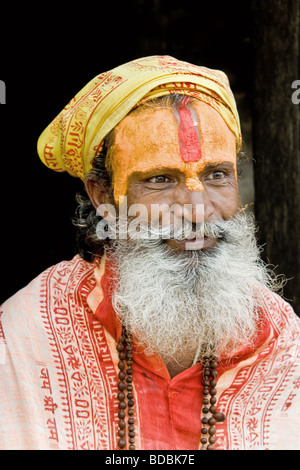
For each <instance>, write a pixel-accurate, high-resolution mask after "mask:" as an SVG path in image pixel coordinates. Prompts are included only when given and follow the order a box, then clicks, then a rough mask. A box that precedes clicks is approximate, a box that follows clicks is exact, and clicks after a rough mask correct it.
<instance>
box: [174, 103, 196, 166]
mask: <svg viewBox="0 0 300 470" xmlns="http://www.w3.org/2000/svg"><path fill="white" fill-rule="evenodd" d="M186 101H187V100H183V102H182V104H181V106H180V108H179V128H178V136H179V149H180V155H181V158H182V160H183V161H184V162H198V161H199V160H200V159H201V158H202V152H201V147H200V142H199V136H198V134H197V130H196V127H195V124H194V120H193V117H192V114H191V111H190V110H189V109H188V108H187V107H186V106H185V104H186Z"/></svg>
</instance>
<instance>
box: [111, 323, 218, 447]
mask: <svg viewBox="0 0 300 470" xmlns="http://www.w3.org/2000/svg"><path fill="white" fill-rule="evenodd" d="M117 351H118V353H119V363H118V367H119V384H118V390H119V391H118V400H119V405H118V406H119V412H118V417H119V423H118V438H119V439H118V447H119V449H121V450H123V449H125V447H126V429H127V433H128V442H129V445H128V450H135V428H134V400H133V398H134V395H133V378H132V364H133V360H132V358H133V354H132V345H131V338H130V335H129V334H128V332H127V331H126V330H125V328H124V327H123V329H122V334H121V336H120V338H119V342H118V344H117ZM217 367H218V362H217V360H216V357H204V359H203V400H202V404H203V408H202V413H203V417H202V418H201V423H202V429H201V436H202V437H201V439H200V442H201V444H202V447H201V450H214V444H215V442H216V437H215V433H216V428H215V424H216V423H217V422H223V421H224V420H225V415H224V413H219V412H217V408H216V403H217V398H216V394H217V390H216V385H217V380H216V378H217V375H218V372H217ZM126 393H127V395H125V394H126ZM126 398H127V400H126ZM126 408H128V410H127V415H128V420H127V423H126V411H125V410H126Z"/></svg>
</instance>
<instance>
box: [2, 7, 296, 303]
mask: <svg viewBox="0 0 300 470" xmlns="http://www.w3.org/2000/svg"><path fill="white" fill-rule="evenodd" d="M293 1H294V2H295V1H296V2H297V1H298V0H291V2H293ZM253 3H254V4H255V5H254V7H253ZM258 3H259V2H251V1H250V0H243V1H241V2H202V1H189V2H183V1H180V2H179V1H175V0H174V1H172V2H171V1H162V0H152V1H151V0H149V1H146V0H144V1H143V0H133V1H128V2H123V3H120V2H113V1H111V2H105V3H101V2H100V3H97V4H95V5H98V6H97V7H95V6H93V5H94V4H92V6H91V5H90V3H89V2H87V3H86V5H84V4H81V3H78V2H77V3H76V2H75V3H73V4H72V5H73V6H72V7H65V6H64V4H62V3H61V4H60V5H54V4H53V3H51V4H50V3H49V4H43V6H40V7H39V6H38V5H39V4H36V6H30V7H29V6H28V5H24V4H22V5H21V6H19V5H18V6H17V7H11V9H10V10H9V7H7V12H6V14H5V15H3V18H2V25H3V26H5V24H6V25H7V26H6V27H4V28H3V29H2V30H1V33H0V34H1V36H0V37H1V51H2V52H1V62H0V79H1V80H4V81H5V83H6V91H7V98H6V105H4V106H1V107H0V126H1V127H0V130H1V144H2V145H1V175H2V178H1V264H2V270H1V273H2V274H1V284H0V285H1V291H0V301H1V302H2V301H4V300H5V299H6V298H8V297H9V296H10V295H12V294H13V293H14V292H16V291H17V290H18V289H20V288H22V287H23V286H24V285H26V284H27V283H28V282H30V280H31V279H32V278H34V277H35V276H37V275H38V274H39V273H40V272H41V271H43V270H44V269H46V268H47V267H49V266H50V265H52V264H54V263H57V262H59V261H61V260H62V259H69V258H71V257H72V256H73V255H74V254H75V252H76V249H75V246H74V229H73V226H72V223H71V218H72V216H73V214H74V210H75V207H76V203H75V198H74V195H75V193H76V191H78V190H79V189H81V187H82V183H81V181H79V180H77V179H75V178H72V177H71V176H69V175H68V174H65V173H55V172H53V171H51V170H49V169H47V168H46V167H44V165H43V164H42V163H41V162H40V160H39V158H38V155H37V151H36V143H37V139H38V137H39V135H40V134H41V132H42V131H43V130H44V128H45V127H46V126H47V125H48V124H49V123H50V122H51V121H52V119H53V118H54V117H55V116H56V115H57V114H58V113H59V112H60V111H61V109H62V108H63V107H64V106H65V105H66V104H67V103H68V101H69V100H70V99H71V98H73V96H74V95H75V94H76V93H77V92H78V91H79V90H80V89H81V88H82V87H83V86H84V85H85V84H86V83H87V82H88V81H89V80H90V79H91V78H93V77H94V76H96V75H97V74H99V73H101V72H104V71H106V70H109V69H111V68H113V67H115V66H117V65H120V64H122V63H124V62H127V61H129V60H132V59H135V58H138V57H143V56H147V55H156V54H159V55H160V54H166V55H172V56H174V57H176V58H178V59H182V60H186V61H188V62H192V63H195V64H199V65H205V66H207V67H212V68H218V69H221V70H223V71H225V72H226V73H227V74H228V76H229V78H230V81H231V86H232V89H233V91H234V93H236V94H237V96H242V97H243V99H242V104H241V106H242V110H241V116H242V126H244V127H245V129H246V130H247V132H246V134H247V135H249V125H250V127H251V122H250V123H249V116H250V120H251V113H252V108H253V100H254V98H255V97H253V93H254V92H255V90H254V86H253V85H254V82H255V78H254V71H255V62H256V60H257V59H256V51H257V48H259V46H258V45H257V44H256V42H255V41H256V38H257V34H256V33H255V31H254V30H253V28H254V27H256V28H257V22H258V23H259V15H260V13H259V12H257V10H256V11H255V8H257V4H258ZM267 3H268V2H267ZM269 3H270V2H269ZM276 3H278V4H280V2H276V0H274V1H273V5H276ZM281 3H282V2H281ZM287 3H289V1H288V2H287ZM185 4H186V5H185ZM298 5H299V2H298ZM39 8H40V10H39ZM258 8H263V7H261V6H258ZM13 10H14V11H13ZM253 14H255V21H254V19H253ZM260 67H261V70H260V73H261V74H263V72H264V71H263V70H262V69H263V66H262V65H261V66H260ZM255 73H256V72H255ZM298 78H300V77H297V76H295V77H293V80H296V79H298ZM290 84H291V82H290V83H289V87H290ZM253 90H254V91H253ZM244 116H245V118H244ZM244 119H245V121H244ZM250 138H251V135H250ZM249 146H250V148H251V146H252V142H249ZM260 197H262V198H263V197H264V196H263V195H261V196H260ZM261 222H264V220H262V221H261ZM295 236H298V238H299V232H298V234H297V235H294V237H295ZM262 242H264V239H263V240H262ZM291 250H292V246H291ZM277 251H278V250H277ZM281 261H282V258H279V259H276V260H272V259H271V262H272V263H274V264H279V272H282V271H283V269H280V268H284V267H285V266H284V263H281ZM292 269H294V268H292ZM288 275H289V277H292V276H294V272H289V273H288ZM299 307H300V306H299Z"/></svg>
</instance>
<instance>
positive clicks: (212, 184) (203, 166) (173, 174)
mask: <svg viewBox="0 0 300 470" xmlns="http://www.w3.org/2000/svg"><path fill="white" fill-rule="evenodd" d="M110 158H111V167H112V170H113V176H114V189H115V198H116V201H117V202H118V200H119V198H120V196H122V195H127V204H128V207H130V206H131V205H132V204H143V205H144V206H146V207H147V210H148V214H149V222H150V216H151V206H152V205H153V204H158V205H162V204H165V205H168V206H169V207H171V206H172V205H174V204H175V205H176V207H177V210H176V211H175V216H176V217H179V218H180V217H182V218H187V219H188V220H189V222H199V210H200V209H199V208H201V211H202V218H203V221H204V222H216V221H220V220H228V219H229V218H230V217H232V216H234V215H235V214H236V212H237V209H238V206H239V193H238V185H237V174H236V142H235V137H234V135H233V134H232V132H231V131H230V130H229V129H228V127H227V126H226V124H225V122H224V120H223V119H222V117H221V116H220V114H219V113H218V112H217V111H215V110H214V109H213V108H211V107H210V106H209V105H207V104H206V103H203V102H200V101H198V102H195V101H193V102H192V103H189V105H188V107H187V109H185V110H181V112H179V113H176V112H174V111H172V110H171V109H168V108H161V109H160V108H156V109H146V110H143V111H141V112H140V113H137V114H131V115H129V116H127V117H126V118H125V119H123V121H122V122H121V123H120V124H119V125H118V126H117V127H116V129H115V145H114V147H113V150H112V153H111V156H110ZM185 205H189V206H185ZM186 207H189V208H190V209H189V210H187V209H186ZM193 242H194V240H191V241H190V242H189V246H191V245H190V243H193ZM167 243H168V245H169V246H170V247H173V248H177V249H182V250H184V249H185V248H186V243H185V242H184V241H179V240H175V239H173V240H171V239H170V240H167ZM196 243H197V240H195V249H197V246H196ZM215 244H216V240H215V239H213V238H208V237H205V238H204V242H203V244H202V248H203V249H205V248H209V247H212V246H214V245H215ZM189 249H191V248H189Z"/></svg>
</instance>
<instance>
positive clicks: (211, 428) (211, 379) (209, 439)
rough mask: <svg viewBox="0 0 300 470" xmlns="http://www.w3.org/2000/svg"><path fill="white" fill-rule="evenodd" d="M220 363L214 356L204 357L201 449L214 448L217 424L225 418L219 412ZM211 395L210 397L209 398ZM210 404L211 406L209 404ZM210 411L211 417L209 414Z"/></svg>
mask: <svg viewBox="0 0 300 470" xmlns="http://www.w3.org/2000/svg"><path fill="white" fill-rule="evenodd" d="M217 367H218V363H217V361H216V358H214V357H204V359H203V395H204V398H203V400H202V404H203V408H202V413H203V418H202V419H201V423H202V425H203V427H202V429H201V433H202V437H201V439H200V442H201V444H202V447H201V450H214V444H215V443H216V437H215V434H216V428H215V424H216V423H217V422H218V421H219V422H222V421H224V420H225V415H224V413H219V412H217V408H216V406H215V405H216V403H217V398H216V394H217V390H216V388H215V387H216V385H217V381H216V377H217V375H218V372H217ZM209 395H210V398H209ZM209 405H210V406H209ZM209 413H210V417H208V416H209Z"/></svg>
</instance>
